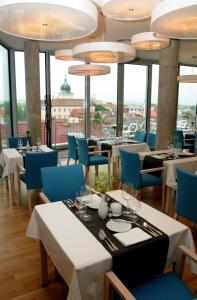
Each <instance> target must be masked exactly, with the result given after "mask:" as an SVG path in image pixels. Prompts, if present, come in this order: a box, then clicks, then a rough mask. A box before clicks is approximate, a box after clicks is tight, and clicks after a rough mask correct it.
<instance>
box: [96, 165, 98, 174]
mask: <svg viewBox="0 0 197 300" xmlns="http://www.w3.org/2000/svg"><path fill="white" fill-rule="evenodd" d="M95 175H96V176H98V166H95Z"/></svg>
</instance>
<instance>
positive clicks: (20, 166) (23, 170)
mask: <svg viewBox="0 0 197 300" xmlns="http://www.w3.org/2000/svg"><path fill="white" fill-rule="evenodd" d="M16 168H17V171H19V172H23V173H25V171H26V170H25V168H24V167H23V166H22V165H21V164H17V166H16Z"/></svg>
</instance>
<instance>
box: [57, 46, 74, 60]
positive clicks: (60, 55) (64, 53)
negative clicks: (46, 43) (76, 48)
mask: <svg viewBox="0 0 197 300" xmlns="http://www.w3.org/2000/svg"><path fill="white" fill-rule="evenodd" d="M55 58H56V59H59V60H65V61H67V60H68V61H69V60H75V59H74V57H73V51H72V49H63V50H56V51H55Z"/></svg>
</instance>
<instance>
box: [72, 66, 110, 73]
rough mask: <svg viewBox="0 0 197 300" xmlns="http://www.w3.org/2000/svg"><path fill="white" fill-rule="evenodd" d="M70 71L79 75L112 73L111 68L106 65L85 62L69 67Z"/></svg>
mask: <svg viewBox="0 0 197 300" xmlns="http://www.w3.org/2000/svg"><path fill="white" fill-rule="evenodd" d="M68 73H69V74H71V75H78V76H98V75H107V74H110V73H111V68H110V67H108V66H105V65H95V64H85V65H75V66H70V67H68Z"/></svg>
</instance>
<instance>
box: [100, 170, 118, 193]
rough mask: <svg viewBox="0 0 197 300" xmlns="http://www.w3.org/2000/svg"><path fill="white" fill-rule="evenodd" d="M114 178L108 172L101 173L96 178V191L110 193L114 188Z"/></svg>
mask: <svg viewBox="0 0 197 300" xmlns="http://www.w3.org/2000/svg"><path fill="white" fill-rule="evenodd" d="M113 182H114V177H113V176H111V175H109V174H108V172H99V173H98V176H96V178H95V190H96V191H97V192H100V193H106V192H109V191H110V190H111V189H112V187H113Z"/></svg>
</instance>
